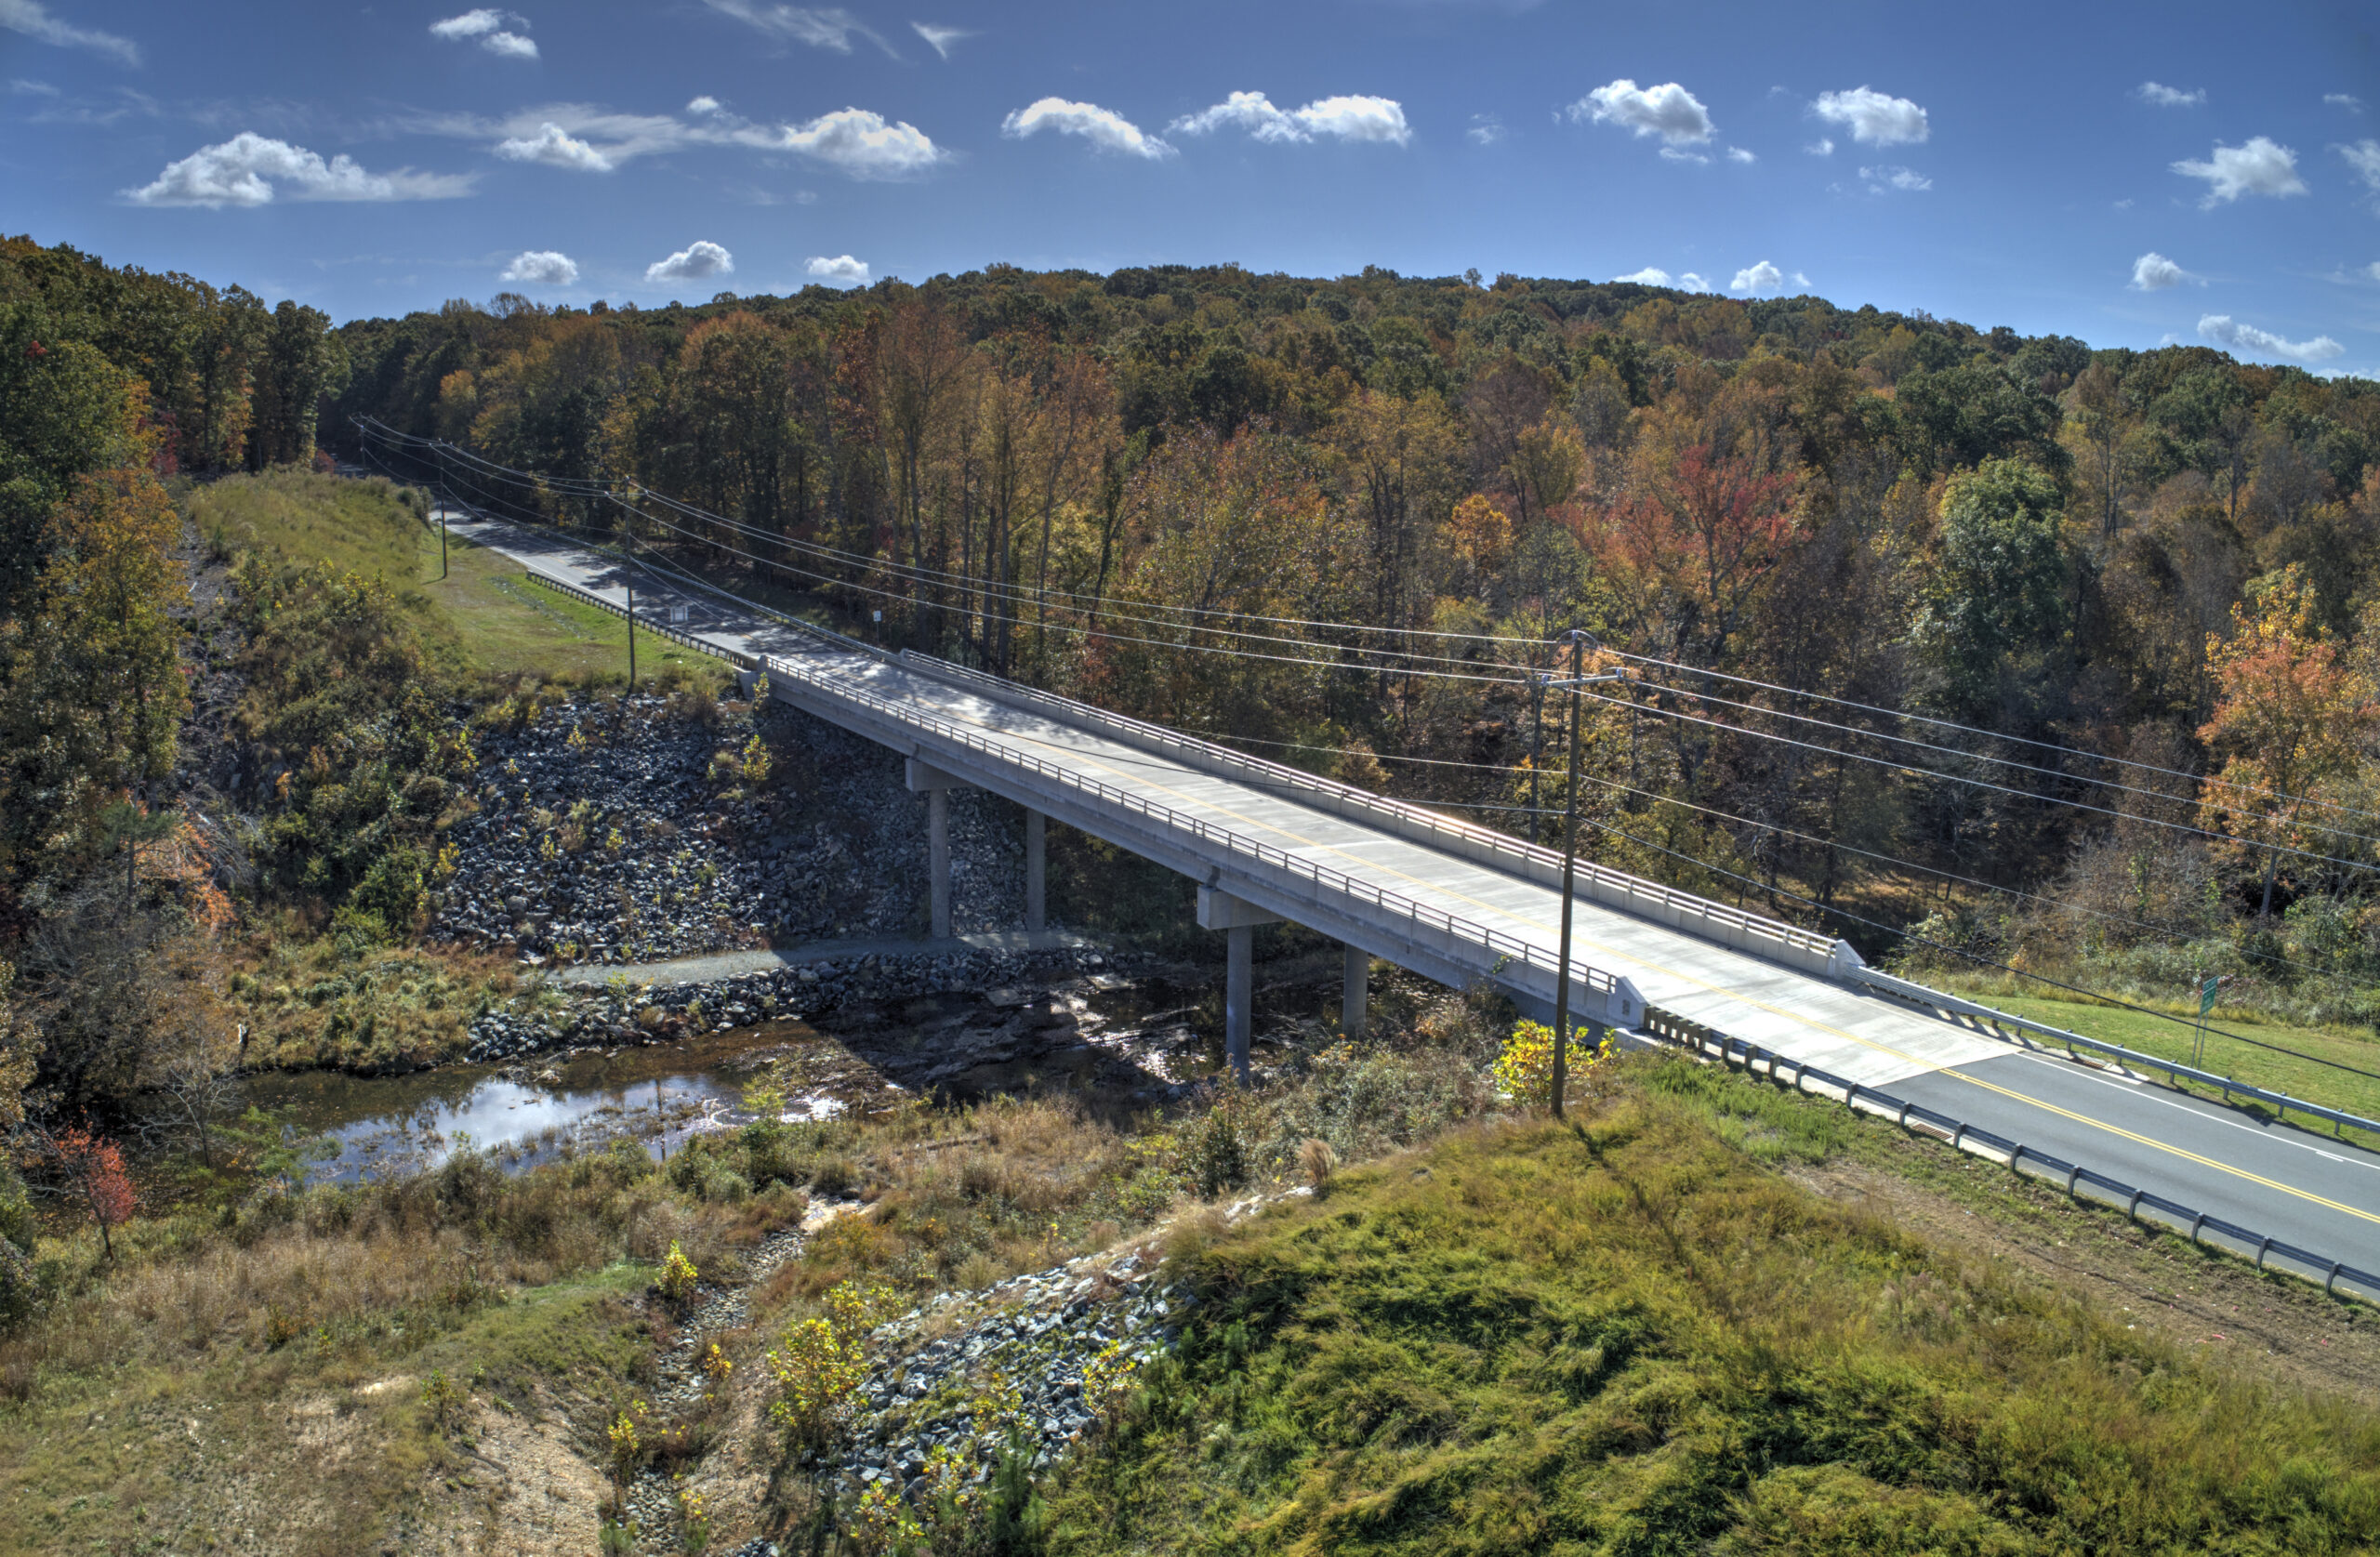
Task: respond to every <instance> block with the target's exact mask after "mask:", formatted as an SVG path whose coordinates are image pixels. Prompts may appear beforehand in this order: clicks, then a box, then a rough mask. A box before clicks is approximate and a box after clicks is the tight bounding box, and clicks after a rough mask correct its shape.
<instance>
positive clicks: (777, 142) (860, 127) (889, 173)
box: [762, 108, 944, 178]
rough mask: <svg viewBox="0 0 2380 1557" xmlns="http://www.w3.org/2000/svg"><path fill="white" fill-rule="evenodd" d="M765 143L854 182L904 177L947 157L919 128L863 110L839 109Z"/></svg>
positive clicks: (786, 129)
mask: <svg viewBox="0 0 2380 1557" xmlns="http://www.w3.org/2000/svg"><path fill="white" fill-rule="evenodd" d="M762 144H768V145H774V146H779V147H782V148H784V149H785V150H786V151H788V152H800V154H801V155H803V156H805V157H811V158H814V159H816V160H817V161H819V162H822V163H825V164H826V165H828V166H829V167H833V168H835V169H837V170H839V171H840V172H842V173H844V174H845V175H847V176H849V177H851V178H906V177H908V176H909V175H911V174H916V173H922V172H924V171H925V170H926V169H927V168H930V167H932V165H934V164H936V163H938V162H941V161H942V160H943V156H944V152H943V151H942V148H940V147H938V146H936V145H935V144H934V143H933V141H932V139H931V138H929V137H928V136H927V134H926V132H925V131H923V130H921V129H919V128H918V126H917V125H912V124H909V123H908V122H907V121H906V120H902V121H897V122H895V121H888V120H887V119H886V118H885V117H884V115H882V114H881V113H877V112H871V111H870V110H867V109H865V108H839V109H837V110H836V111H835V112H832V113H822V114H820V115H819V116H818V117H817V118H815V119H813V120H811V121H810V123H808V124H806V125H784V126H782V127H781V128H779V129H778V130H777V131H776V132H775V135H774V139H770V140H767V141H764V142H762Z"/></svg>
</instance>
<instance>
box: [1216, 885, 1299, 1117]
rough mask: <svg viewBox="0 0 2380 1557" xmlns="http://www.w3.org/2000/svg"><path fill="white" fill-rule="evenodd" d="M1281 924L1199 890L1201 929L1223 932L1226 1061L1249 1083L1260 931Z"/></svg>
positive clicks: (1260, 912)
mask: <svg viewBox="0 0 2380 1557" xmlns="http://www.w3.org/2000/svg"><path fill="white" fill-rule="evenodd" d="M1280 922H1281V917H1280V916H1279V915H1278V914H1271V913H1267V912H1265V911H1264V910H1263V909H1262V908H1259V907H1257V906H1256V904H1252V903H1247V902H1243V901H1242V900H1240V899H1238V898H1236V897H1234V896H1232V895H1231V894H1230V893H1229V892H1223V891H1216V890H1215V889H1214V888H1212V887H1201V888H1199V889H1198V928H1199V929H1201V930H1222V931H1223V946H1224V964H1223V1057H1224V1058H1225V1059H1227V1060H1228V1061H1230V1062H1231V1069H1232V1074H1233V1075H1236V1076H1237V1077H1239V1079H1240V1080H1242V1081H1246V1080H1247V1079H1248V1047H1249V1036H1250V1031H1251V1030H1252V1029H1253V1027H1254V1026H1255V1014H1256V1013H1255V1007H1256V989H1255V984H1256V927H1257V926H1258V925H1276V924H1279V923H1280Z"/></svg>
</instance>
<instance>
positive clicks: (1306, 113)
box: [1166, 92, 1413, 146]
mask: <svg viewBox="0 0 2380 1557" xmlns="http://www.w3.org/2000/svg"><path fill="white" fill-rule="evenodd" d="M1166 127H1167V128H1168V129H1171V130H1177V131H1179V132H1181V133H1182V134H1184V135H1207V134H1210V133H1211V132H1213V131H1215V130H1221V129H1243V130H1246V131H1247V132H1248V133H1249V134H1250V135H1251V136H1254V137H1255V138H1256V139H1259V140H1275V141H1302V140H1312V139H1314V138H1315V137H1316V136H1318V135H1334V136H1337V137H1338V138H1339V139H1342V140H1385V141H1389V142H1392V143H1394V144H1395V145H1398V146H1402V145H1405V144H1406V143H1407V142H1408V141H1410V140H1411V139H1413V131H1412V127H1411V126H1410V125H1407V124H1406V122H1405V108H1404V105H1403V104H1401V103H1399V102H1397V101H1396V100H1395V99H1393V98H1371V97H1336V98H1317V99H1315V100H1314V101H1312V102H1310V103H1308V104H1306V105H1305V106H1304V107H1303V108H1299V109H1289V110H1284V109H1278V108H1276V107H1274V106H1273V101H1272V99H1270V98H1267V97H1266V96H1265V95H1264V94H1263V93H1262V92H1234V93H1233V94H1232V95H1231V96H1230V97H1228V98H1225V99H1223V101H1222V102H1219V103H1217V104H1215V106H1214V107H1212V108H1209V109H1203V110H1201V111H1200V112H1197V113H1190V114H1185V115H1183V117H1182V118H1179V119H1176V120H1175V121H1174V122H1173V123H1172V124H1170V125H1167V126H1166Z"/></svg>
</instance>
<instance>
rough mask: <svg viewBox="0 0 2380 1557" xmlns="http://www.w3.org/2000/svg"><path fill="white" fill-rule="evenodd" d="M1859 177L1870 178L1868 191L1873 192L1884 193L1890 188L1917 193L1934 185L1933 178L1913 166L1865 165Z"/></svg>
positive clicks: (1907, 192)
mask: <svg viewBox="0 0 2380 1557" xmlns="http://www.w3.org/2000/svg"><path fill="white" fill-rule="evenodd" d="M1859 177H1860V178H1865V179H1866V180H1868V192H1869V193H1871V194H1883V193H1884V192H1886V191H1890V190H1898V191H1902V192H1903V193H1905V194H1915V193H1916V192H1918V191H1921V190H1930V189H1932V188H1933V187H1934V180H1933V179H1931V178H1927V177H1925V175H1924V174H1923V173H1920V172H1918V171H1917V170H1916V169H1915V168H1911V167H1863V168H1861V169H1860V170H1859Z"/></svg>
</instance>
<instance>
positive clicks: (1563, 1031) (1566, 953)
mask: <svg viewBox="0 0 2380 1557" xmlns="http://www.w3.org/2000/svg"><path fill="white" fill-rule="evenodd" d="M1562 641H1564V642H1566V643H1567V644H1569V645H1570V679H1569V680H1567V681H1555V680H1550V679H1549V680H1547V681H1546V683H1545V684H1546V685H1548V686H1554V687H1567V689H1569V693H1570V754H1569V755H1570V764H1569V765H1570V781H1569V794H1568V798H1567V799H1565V800H1564V802H1563V806H1562V945H1561V955H1560V957H1559V959H1558V963H1559V965H1558V969H1557V971H1556V972H1555V974H1554V1117H1555V1118H1556V1119H1559V1118H1561V1117H1562V1101H1563V1100H1562V1094H1563V1090H1564V1088H1565V1086H1566V1085H1567V1082H1568V1080H1569V1069H1570V905H1571V901H1572V897H1573V892H1572V883H1573V881H1574V879H1575V877H1576V875H1577V870H1578V863H1579V689H1580V687H1583V686H1586V685H1588V684H1590V683H1592V682H1598V681H1618V680H1624V679H1625V678H1626V677H1627V674H1628V673H1627V672H1626V671H1624V670H1622V669H1620V668H1619V667H1618V666H1614V667H1613V668H1611V669H1609V670H1599V671H1597V672H1596V673H1595V674H1593V676H1590V675H1588V674H1587V667H1586V657H1587V646H1588V645H1589V644H1593V646H1594V648H1595V650H1596V651H1597V652H1598V653H1600V652H1601V651H1602V649H1603V644H1602V642H1601V641H1600V640H1597V639H1596V637H1595V635H1594V634H1593V633H1591V632H1589V631H1587V630H1586V629H1585V628H1584V627H1572V628H1571V629H1570V630H1569V631H1568V632H1567V633H1565V634H1563V635H1562Z"/></svg>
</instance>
